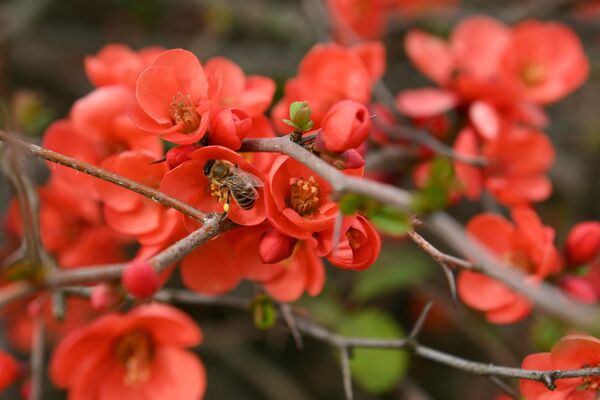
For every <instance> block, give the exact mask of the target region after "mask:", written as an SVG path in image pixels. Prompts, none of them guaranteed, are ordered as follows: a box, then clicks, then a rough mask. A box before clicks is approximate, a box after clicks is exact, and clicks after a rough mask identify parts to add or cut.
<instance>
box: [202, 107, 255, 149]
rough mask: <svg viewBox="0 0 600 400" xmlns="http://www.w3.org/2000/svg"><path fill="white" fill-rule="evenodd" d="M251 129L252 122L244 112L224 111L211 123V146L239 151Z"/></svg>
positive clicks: (235, 110)
mask: <svg viewBox="0 0 600 400" xmlns="http://www.w3.org/2000/svg"><path fill="white" fill-rule="evenodd" d="M251 128H252V120H251V119H250V117H248V115H247V114H246V113H245V112H243V111H242V110H238V109H235V108H228V109H225V110H222V111H220V112H219V113H218V114H217V115H216V116H215V117H214V118H213V119H212V121H211V127H210V144H213V145H219V146H225V147H229V148H230V149H232V150H237V149H239V148H240V146H241V145H242V139H243V138H244V137H245V136H246V135H247V134H248V132H249V131H250V129H251Z"/></svg>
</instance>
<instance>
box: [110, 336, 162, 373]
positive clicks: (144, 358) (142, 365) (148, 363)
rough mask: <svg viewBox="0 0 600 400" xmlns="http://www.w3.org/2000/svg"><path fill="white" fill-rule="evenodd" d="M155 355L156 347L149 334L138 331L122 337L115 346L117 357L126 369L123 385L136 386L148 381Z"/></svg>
mask: <svg viewBox="0 0 600 400" xmlns="http://www.w3.org/2000/svg"><path fill="white" fill-rule="evenodd" d="M153 353H154V345H153V343H152V338H151V337H150V335H149V334H148V332H146V331H141V330H138V331H133V332H130V333H127V334H125V335H123V336H121V337H120V338H119V339H118V340H117V342H116V344H115V355H116V357H117V360H119V362H120V363H121V365H122V366H123V367H124V368H125V375H124V376H123V383H125V384H126V385H135V384H137V383H142V382H145V381H147V380H148V378H150V372H151V367H152V358H153V356H154V354H153Z"/></svg>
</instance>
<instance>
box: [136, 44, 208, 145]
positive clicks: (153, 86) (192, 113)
mask: <svg viewBox="0 0 600 400" xmlns="http://www.w3.org/2000/svg"><path fill="white" fill-rule="evenodd" d="M208 90H209V87H208V81H207V79H206V75H205V73H204V70H203V69H202V66H201V65H200V61H198V59H197V58H196V56H195V55H194V54H193V53H191V52H189V51H186V50H183V49H174V50H167V51H165V52H164V53H162V54H161V55H160V56H158V58H157V59H156V60H155V61H154V63H152V65H151V66H150V67H148V68H147V69H146V70H144V72H142V73H141V75H140V77H139V78H138V81H137V84H136V92H135V97H136V99H137V103H136V105H135V106H134V107H133V108H132V109H131V111H130V117H131V119H132V121H133V123H134V124H135V125H136V126H137V127H138V128H140V129H142V130H145V131H148V132H151V133H156V134H159V135H163V138H164V139H165V140H168V141H170V142H173V143H177V144H192V143H195V142H197V141H198V140H200V139H202V137H203V136H204V134H205V133H206V130H207V129H208V123H209V108H210V102H209V99H208Z"/></svg>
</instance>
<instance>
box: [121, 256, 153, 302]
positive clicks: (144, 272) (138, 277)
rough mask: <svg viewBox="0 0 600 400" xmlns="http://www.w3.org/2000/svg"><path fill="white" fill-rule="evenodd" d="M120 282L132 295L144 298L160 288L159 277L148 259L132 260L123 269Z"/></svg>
mask: <svg viewBox="0 0 600 400" xmlns="http://www.w3.org/2000/svg"><path fill="white" fill-rule="evenodd" d="M122 284H123V287H124V288H125V290H127V292H128V293H129V294H131V295H132V296H133V297H135V298H137V299H145V298H148V297H150V296H152V295H153V294H154V293H156V291H157V290H158V289H159V288H160V278H159V276H158V272H157V271H156V269H154V267H152V265H150V263H149V262H148V261H145V260H133V261H132V262H131V263H130V264H129V265H128V266H127V267H125V270H124V271H123V277H122Z"/></svg>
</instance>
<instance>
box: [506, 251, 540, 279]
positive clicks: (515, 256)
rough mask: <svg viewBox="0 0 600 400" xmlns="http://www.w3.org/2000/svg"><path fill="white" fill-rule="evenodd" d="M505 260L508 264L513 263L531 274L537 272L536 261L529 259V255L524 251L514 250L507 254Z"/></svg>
mask: <svg viewBox="0 0 600 400" xmlns="http://www.w3.org/2000/svg"><path fill="white" fill-rule="evenodd" d="M505 261H506V263H507V264H509V265H512V266H513V267H515V268H517V269H519V270H521V271H523V272H525V273H528V274H530V273H533V272H535V265H534V263H533V262H532V261H531V260H530V259H529V256H528V255H527V254H526V253H524V252H522V251H514V252H512V253H510V254H508V255H506V257H505Z"/></svg>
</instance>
